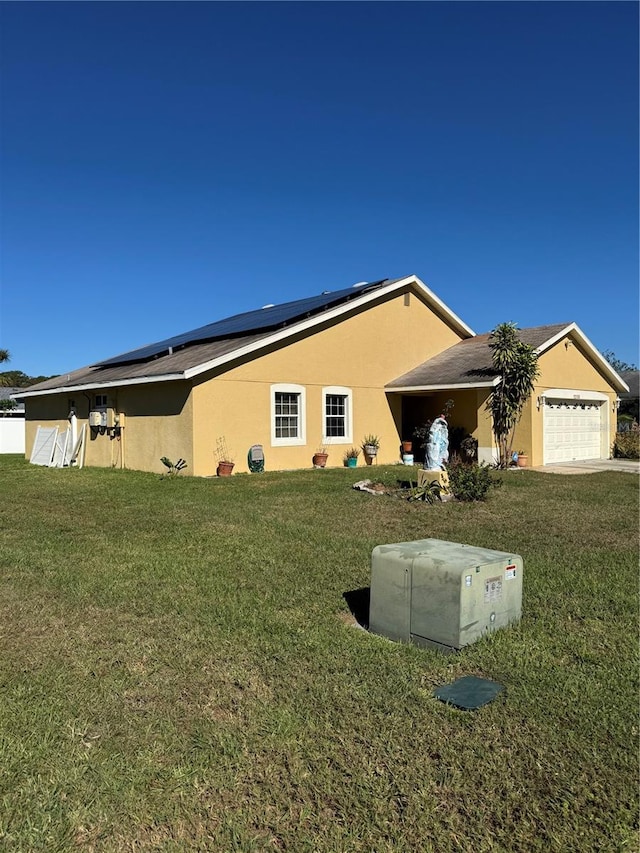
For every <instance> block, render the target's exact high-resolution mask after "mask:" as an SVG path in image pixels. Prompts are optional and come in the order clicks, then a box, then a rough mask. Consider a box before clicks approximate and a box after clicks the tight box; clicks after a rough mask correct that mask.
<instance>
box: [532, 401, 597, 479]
mask: <svg viewBox="0 0 640 853" xmlns="http://www.w3.org/2000/svg"><path fill="white" fill-rule="evenodd" d="M600 397H602V398H603V399H598V398H600ZM608 435H609V422H608V408H607V405H606V398H605V395H604V394H602V395H600V394H597V392H593V391H591V392H589V391H582V392H579V391H576V392H573V393H572V394H571V395H570V396H569V395H564V396H551V395H550V394H547V395H545V396H544V464H545V465H550V464H552V463H554V462H573V461H576V460H581V459H607V458H608V456H609V446H608Z"/></svg>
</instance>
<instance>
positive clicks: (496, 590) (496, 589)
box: [484, 578, 502, 604]
mask: <svg viewBox="0 0 640 853" xmlns="http://www.w3.org/2000/svg"><path fill="white" fill-rule="evenodd" d="M501 598H502V578H487V580H486V581H485V582H484V601H485V604H489V603H490V602H491V601H500V599H501Z"/></svg>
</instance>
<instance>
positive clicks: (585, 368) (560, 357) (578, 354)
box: [513, 334, 617, 466]
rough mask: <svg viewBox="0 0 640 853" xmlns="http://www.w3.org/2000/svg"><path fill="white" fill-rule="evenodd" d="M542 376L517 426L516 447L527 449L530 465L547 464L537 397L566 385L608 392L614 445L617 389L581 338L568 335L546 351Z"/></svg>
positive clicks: (607, 417) (608, 420)
mask: <svg viewBox="0 0 640 853" xmlns="http://www.w3.org/2000/svg"><path fill="white" fill-rule="evenodd" d="M538 366H539V369H540V375H539V377H538V379H537V381H536V385H535V388H534V391H533V394H532V395H531V398H530V400H529V401H528V403H527V404H526V406H525V408H524V410H523V413H522V418H521V420H520V423H519V424H518V426H517V427H516V433H515V440H514V444H513V449H514V450H524V451H525V452H526V453H527V454H528V455H529V464H530V465H531V466H537V465H542V464H544V456H543V453H544V446H543V439H544V435H543V429H544V426H543V417H544V416H543V406H542V405H541V406H540V408H538V405H537V400H538V397H540V396H541V395H542V394H543V393H544V392H545V391H548V390H550V389H552V388H563V389H568V390H571V389H573V390H575V391H576V392H577V391H596V392H599V393H601V394H605V395H606V397H607V402H605V403H603V405H604V406H606V412H604V413H603V414H604V421H605V423H606V425H607V426H605V429H607V430H608V436H607V438H606V441H607V446H608V447H609V448H611V447H612V446H613V441H614V439H615V431H616V415H615V411H614V408H615V407H614V403H615V400H616V396H617V394H616V391H615V390H614V389H613V388H612V387H611V385H610V384H609V382H608V380H607V379H606V378H605V376H603V375H602V373H601V372H600V370H599V369H598V367H597V365H596V364H595V363H594V362H593V361H592V360H591V359H590V358H589V356H588V355H587V353H586V352H585V351H584V350H582V349H581V347H580V344H579V342H578V341H576V340H574V339H573V337H572V336H571V335H570V334H569V335H567V336H566V337H565V338H563V339H562V340H560V341H558V343H557V344H555V345H554V346H553V347H551V348H550V349H549V350H547V351H546V352H544V353H543V354H542V355H541V356H540V358H539V359H538Z"/></svg>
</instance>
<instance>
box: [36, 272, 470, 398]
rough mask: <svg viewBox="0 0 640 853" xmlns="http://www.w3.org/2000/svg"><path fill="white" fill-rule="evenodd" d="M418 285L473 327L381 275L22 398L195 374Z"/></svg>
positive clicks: (407, 283) (188, 336)
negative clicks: (379, 277) (377, 279)
mask: <svg viewBox="0 0 640 853" xmlns="http://www.w3.org/2000/svg"><path fill="white" fill-rule="evenodd" d="M407 288H410V289H412V290H413V291H414V292H415V293H417V294H418V295H419V296H421V297H422V299H423V300H424V301H425V302H426V303H428V304H430V305H431V306H432V308H433V309H434V310H435V311H436V312H437V313H438V314H439V315H440V316H441V317H442V318H443V319H444V321H445V322H447V323H448V324H449V325H450V326H451V327H452V328H454V329H455V330H456V332H458V334H460V335H462V336H472V335H473V334H474V333H473V330H472V329H470V328H469V326H467V325H466V323H464V322H463V321H462V320H461V319H460V318H459V317H458V316H457V315H456V314H454V313H453V311H451V309H450V308H448V307H447V306H446V305H445V304H444V302H442V301H441V300H440V299H439V298H438V297H437V296H436V295H435V293H433V292H432V291H431V290H430V289H429V288H428V287H427V286H426V285H425V284H424V283H423V282H422V281H421V280H420V279H419V278H418V277H417V276H414V275H411V276H406V277H405V278H398V279H381V280H379V281H376V282H371V283H362V284H359V285H356V286H354V287H350V288H344V289H342V290H338V291H333V292H332V291H324V292H323V293H321V294H317V295H315V296H311V297H307V298H306V299H299V300H296V301H294V302H286V303H283V304H282V305H273V306H267V307H265V308H261V309H258V310H256V311H249V312H246V313H244V314H236V315H234V316H233V317H228V318H226V319H224V320H218V321H216V322H215V323H211V324H209V325H207V326H201V327H200V328H198V329H194V330H193V331H191V332H185V333H184V334H181V335H176V336H175V337H173V338H167V339H165V340H163V341H158V342H157V343H155V344H149V345H147V346H144V347H140V348H138V349H135V350H131V351H129V352H127V353H122V354H121V355H118V356H114V357H113V358H109V359H106V360H103V361H100V362H96V363H95V364H91V365H89V366H88V367H82V368H80V369H79V370H75V371H72V372H69V373H63V374H61V375H60V376H56V377H54V378H52V379H47V380H45V381H44V382H40V383H39V384H37V385H33V386H32V387H30V388H28V389H25V390H24V391H23V392H22V393H21V394H20V397H21V398H28V397H32V396H38V395H44V394H48V393H52V392H72V391H76V390H90V389H96V388H109V387H116V386H121V385H134V384H142V383H149V382H162V381H172V380H179V379H191V378H193V377H194V376H197V375H198V374H200V373H204V372H205V371H207V370H212V369H214V368H217V367H219V366H221V365H224V364H226V363H228V362H230V361H232V360H233V359H236V358H240V357H243V356H245V355H247V354H250V353H256V354H257V353H258V352H259V351H260V350H261V349H263V348H265V347H267V346H270V345H272V344H274V343H277V342H279V341H284V340H286V339H287V338H291V337H293V336H295V335H301V334H306V333H309V332H312V331H313V329H314V328H316V327H318V326H319V325H321V324H322V323H326V322H329V321H333V320H336V319H339V318H340V317H341V316H344V315H346V314H347V313H349V312H352V311H355V310H358V309H359V308H363V307H366V306H368V305H369V304H371V303H373V302H376V301H382V300H384V299H386V298H390V297H391V296H393V295H394V294H395V293H397V292H398V291H402V290H406V289H407Z"/></svg>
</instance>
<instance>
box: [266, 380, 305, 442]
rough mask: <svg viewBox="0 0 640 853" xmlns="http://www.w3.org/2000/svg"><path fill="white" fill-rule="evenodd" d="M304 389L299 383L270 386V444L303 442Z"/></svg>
mask: <svg viewBox="0 0 640 853" xmlns="http://www.w3.org/2000/svg"><path fill="white" fill-rule="evenodd" d="M305 416H306V411H305V390H304V388H303V387H302V386H301V385H272V386H271V444H272V445H273V446H276V447H277V446H285V445H292V444H305V442H306V437H305Z"/></svg>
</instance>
